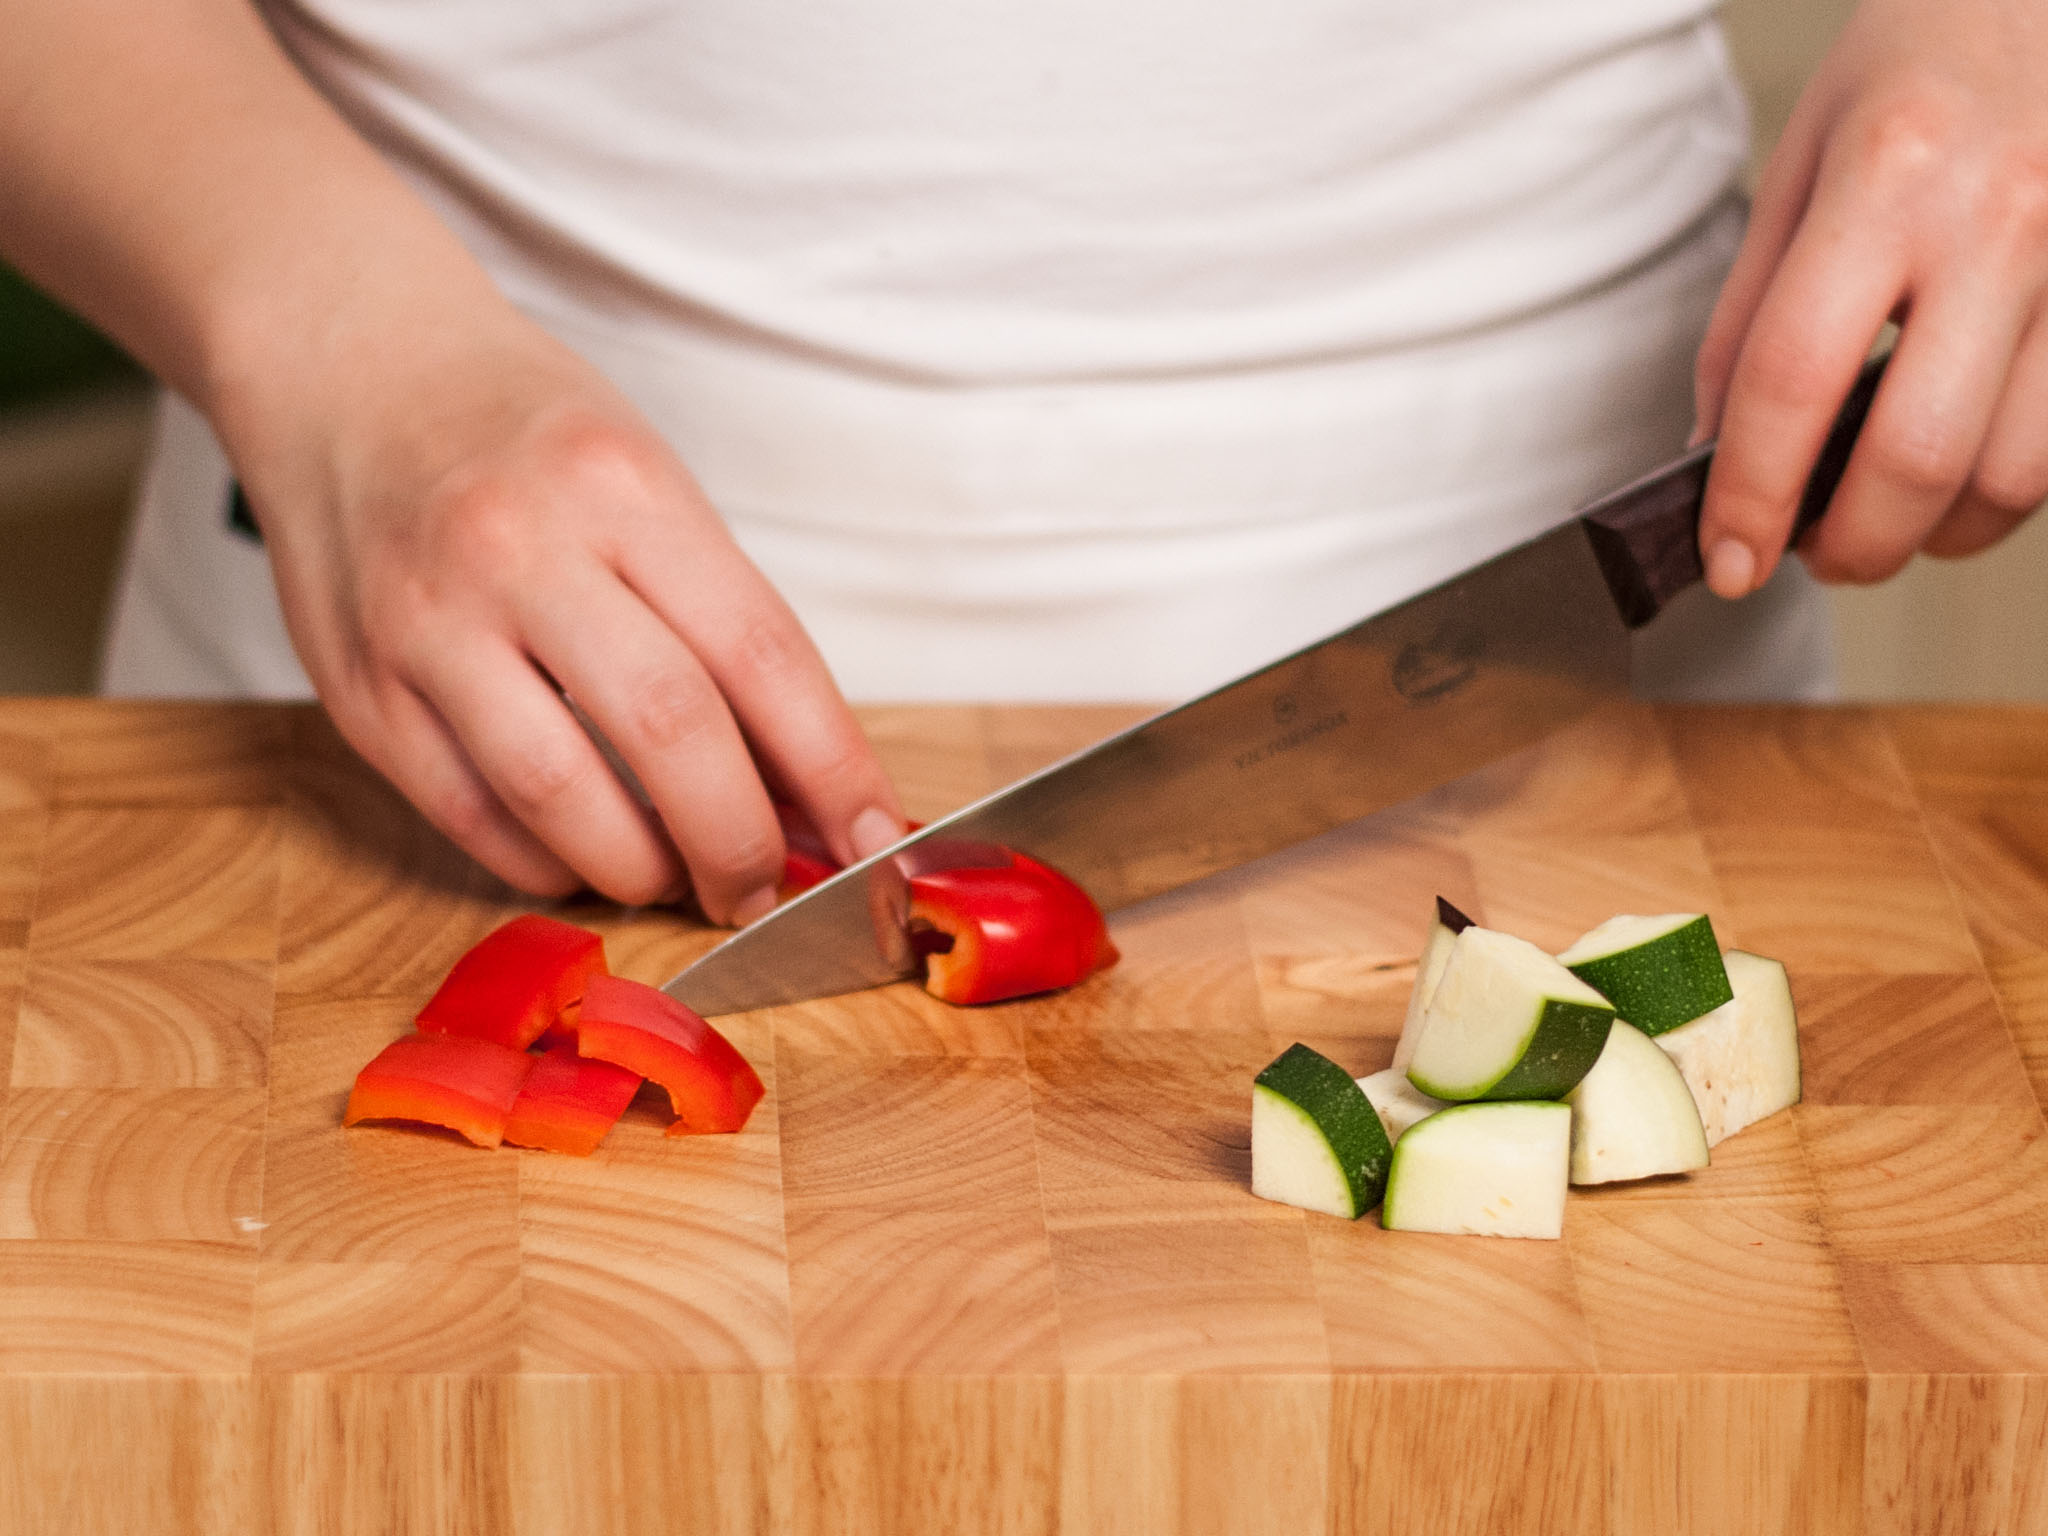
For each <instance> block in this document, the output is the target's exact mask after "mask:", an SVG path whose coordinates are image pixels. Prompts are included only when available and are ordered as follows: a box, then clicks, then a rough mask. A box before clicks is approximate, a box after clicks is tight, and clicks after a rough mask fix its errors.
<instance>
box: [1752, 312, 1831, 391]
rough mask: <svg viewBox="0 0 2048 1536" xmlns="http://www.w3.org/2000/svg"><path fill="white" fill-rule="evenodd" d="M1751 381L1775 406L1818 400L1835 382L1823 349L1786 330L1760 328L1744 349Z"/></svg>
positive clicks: (1781, 328)
mask: <svg viewBox="0 0 2048 1536" xmlns="http://www.w3.org/2000/svg"><path fill="white" fill-rule="evenodd" d="M1743 363H1744V369H1743V371H1744V372H1745V373H1746V374H1747V375H1748V376H1749V377H1748V382H1749V383H1750V384H1751V385H1752V386H1753V387H1754V388H1755V389H1756V390H1757V391H1758V392H1760V393H1761V394H1762V395H1763V396H1764V398H1765V399H1766V400H1768V401H1770V402H1771V403H1773V404H1776V405H1785V406H1801V405H1806V404H1809V403H1811V402H1812V401H1814V400H1817V399H1819V398H1820V397H1821V396H1822V395H1823V394H1825V393H1826V392H1827V389H1828V386H1829V385H1830V383H1832V376H1831V375H1832V370H1831V368H1830V366H1829V364H1828V361H1827V358H1826V357H1825V355H1824V354H1823V353H1822V351H1821V349H1820V348H1819V347H1817V346H1815V345H1814V344H1813V343H1812V342H1811V341H1809V340H1808V339H1807V338H1806V337H1804V336H1802V335H1799V334H1797V333H1796V332H1793V331H1789V330H1786V329H1785V328H1783V327H1773V328H1769V329H1760V330H1759V331H1758V332H1757V333H1756V334H1754V335H1752V336H1751V337H1750V339H1749V341H1748V343H1747V344H1746V345H1745V346H1744V347H1743Z"/></svg>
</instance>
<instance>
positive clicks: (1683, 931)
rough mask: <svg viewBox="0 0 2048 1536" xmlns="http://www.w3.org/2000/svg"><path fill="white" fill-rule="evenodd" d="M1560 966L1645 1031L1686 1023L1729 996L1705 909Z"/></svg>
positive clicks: (1658, 1032)
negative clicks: (1637, 940) (1639, 939)
mask: <svg viewBox="0 0 2048 1536" xmlns="http://www.w3.org/2000/svg"><path fill="white" fill-rule="evenodd" d="M1566 953H1570V951H1569V950H1568V951H1566ZM1566 968H1567V969H1568V970H1569V971H1570V972H1571V973H1572V974H1573V975H1574V976H1576V977H1578V978H1579V980H1581V981H1583V982H1585V983H1586V985H1588V986H1589V987H1591V988H1593V990H1594V991H1596V992H1598V993H1600V994H1601V995H1602V996H1603V997H1605V998H1606V999H1607V1000H1608V1001H1609V1002H1611V1003H1613V1004H1614V1010H1615V1012H1617V1013H1619V1014H1620V1015H1621V1016H1622V1017H1623V1018H1624V1019H1626V1020H1627V1021H1628V1022H1629V1023H1631V1024H1633V1025H1635V1027H1636V1028H1637V1029H1639V1030H1641V1031H1642V1032H1643V1033H1644V1034H1646V1035H1650V1036H1656V1035H1661V1034H1663V1033H1665V1032H1666V1031H1667V1030H1673V1029H1676V1028H1678V1026H1679V1025H1681V1024H1690V1023H1691V1022H1692V1021H1693V1020H1694V1019H1697V1018H1699V1017H1700V1016H1701V1015H1702V1014H1707V1013H1712V1012H1713V1011H1714V1010H1715V1009H1716V1008H1719V1007H1720V1006H1721V1005H1722V1004H1723V1003H1725V1002H1728V1001H1729V1000H1730V999H1732V998H1733V997H1734V996H1735V989H1734V987H1733V986H1732V985H1731V984H1730V983H1729V980H1728V970H1727V967H1726V966H1725V965H1723V964H1722V962H1721V944H1720V941H1719V940H1718V939H1716V938H1715V937H1714V924H1713V921H1712V920H1711V919H1710V918H1708V917H1707V915H1706V914H1705V913H1701V914H1700V915H1699V916H1698V917H1696V918H1694V919H1693V920H1692V921H1691V922H1689V923H1687V924H1685V925H1684V926H1683V927H1680V928H1674V929H1672V930H1671V931H1670V932H1669V933H1666V934H1664V935H1662V936H1661V937H1659V938H1655V939H1652V940H1650V941H1648V942H1647V943H1644V944H1639V945H1636V946H1634V947H1633V948H1630V949H1625V950H1623V951H1621V952H1620V953H1619V954H1613V955H1602V956H1599V957H1598V958H1596V959H1591V960H1582V961H1580V962H1578V963H1577V964H1575V965H1574V964H1569V963H1567V966H1566Z"/></svg>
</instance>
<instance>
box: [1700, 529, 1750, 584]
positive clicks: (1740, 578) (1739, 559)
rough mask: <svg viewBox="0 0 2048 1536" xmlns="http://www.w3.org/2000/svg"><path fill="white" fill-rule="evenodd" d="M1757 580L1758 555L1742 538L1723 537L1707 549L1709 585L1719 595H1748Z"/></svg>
mask: <svg viewBox="0 0 2048 1536" xmlns="http://www.w3.org/2000/svg"><path fill="white" fill-rule="evenodd" d="M1755 581H1756V556H1755V555H1753V554H1751V553H1750V549H1749V546H1748V545H1747V544H1745V543H1743V542H1742V541H1741V540H1740V539H1723V540H1721V542H1720V543H1718V544H1716V545H1715V546H1714V547H1713V548H1712V549H1710V550H1708V551H1707V585H1708V586H1710V587H1712V588H1713V589H1714V594H1715V596H1717V597H1726V598H1737V597H1747V596H1748V595H1749V590H1750V587H1751V585H1752V584H1753V583H1754V582H1755Z"/></svg>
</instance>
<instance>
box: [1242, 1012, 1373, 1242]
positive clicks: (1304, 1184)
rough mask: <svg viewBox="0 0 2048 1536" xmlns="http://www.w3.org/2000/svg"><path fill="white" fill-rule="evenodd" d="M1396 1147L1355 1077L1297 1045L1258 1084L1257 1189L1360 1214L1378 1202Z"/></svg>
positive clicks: (1335, 1212) (1317, 1207) (1331, 1211)
mask: <svg viewBox="0 0 2048 1536" xmlns="http://www.w3.org/2000/svg"><path fill="white" fill-rule="evenodd" d="M1392 1158H1393V1145H1392V1143H1391V1142H1389V1141H1388V1139H1387V1133H1386V1127H1384V1126H1383V1125H1382V1124H1381V1123H1380V1118H1379V1115H1378V1113H1377V1112H1376V1111H1375V1110H1374V1109H1373V1107H1372V1101H1371V1100H1370V1099H1368V1098H1367V1097H1366V1096H1365V1090H1364V1089H1362V1088H1360V1087H1359V1086H1358V1081H1357V1079H1356V1078H1354V1077H1352V1076H1351V1074H1350V1073H1348V1072H1346V1071H1345V1070H1344V1069H1343V1068H1342V1067H1340V1066H1338V1065H1337V1064H1336V1063H1335V1062H1334V1061H1332V1060H1330V1058H1329V1057H1327V1056H1325V1055H1323V1054H1322V1053H1321V1052H1319V1051H1315V1050H1312V1049H1310V1048H1309V1047H1308V1046H1306V1045H1302V1044H1299V1043H1296V1044H1294V1045H1291V1046H1289V1047H1288V1048H1287V1049H1286V1050H1284V1051H1282V1052H1281V1053H1280V1054H1279V1055H1278V1056H1277V1057H1275V1058H1274V1059H1273V1060H1272V1061H1271V1062H1270V1063H1268V1064H1267V1066H1266V1069H1265V1070H1264V1071H1263V1072H1261V1073H1260V1074H1259V1075H1258V1077H1257V1078H1256V1079H1255V1080H1254V1081H1253V1083H1252V1193H1253V1194H1255V1195H1258V1196H1259V1197H1260V1198H1262V1199H1266V1200H1277V1201H1279V1202H1280V1203H1281V1204H1282V1205H1297V1206H1300V1207H1301V1208H1302V1209H1303V1210H1309V1211H1322V1212H1325V1213H1326V1214H1328V1215H1331V1216H1342V1217H1345V1218H1347V1219H1351V1220H1355V1219H1357V1218H1358V1217H1360V1216H1363V1215H1364V1214H1365V1213H1366V1212H1367V1211H1369V1210H1371V1209H1372V1208H1373V1207H1374V1206H1376V1205H1378V1204H1379V1203H1380V1195H1381V1193H1382V1192H1383V1191H1384V1190H1385V1189H1386V1187H1387V1165H1388V1163H1389V1162H1390V1161H1391V1160H1392Z"/></svg>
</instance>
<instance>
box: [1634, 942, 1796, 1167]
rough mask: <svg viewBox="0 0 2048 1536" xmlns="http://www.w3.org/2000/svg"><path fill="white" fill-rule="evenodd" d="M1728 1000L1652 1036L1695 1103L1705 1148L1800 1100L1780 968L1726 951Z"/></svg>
mask: <svg viewBox="0 0 2048 1536" xmlns="http://www.w3.org/2000/svg"><path fill="white" fill-rule="evenodd" d="M1726 961H1727V966H1728V979H1729V981H1730V982H1731V983H1732V984H1733V986H1734V989H1735V996H1734V998H1733V999H1732V1000H1731V1001H1729V1002H1726V1003H1723V1004H1722V1005H1721V1006H1720V1007H1719V1008H1716V1009H1715V1010H1714V1011H1713V1012H1712V1013H1710V1014H1707V1015H1706V1016H1705V1017H1703V1018H1698V1019H1694V1020H1693V1021H1692V1022H1691V1023H1690V1024H1683V1025H1680V1026H1679V1027H1678V1028H1677V1029H1674V1030H1670V1031H1668V1032H1667V1033H1665V1034H1661V1035H1659V1036H1657V1044H1658V1045H1660V1046H1661V1047H1663V1049H1664V1053H1665V1054H1666V1055H1667V1056H1669V1057H1670V1058H1671V1059H1672V1061H1673V1062H1675V1063H1676V1064H1677V1066H1678V1070H1679V1072H1680V1074H1682V1075H1683V1076H1684V1078H1685V1085H1686V1087H1688V1088H1690V1089H1691V1090H1692V1097H1693V1102H1694V1103H1695V1104H1696V1105H1698V1107H1699V1112H1700V1123H1701V1125H1702V1126H1703V1127H1704V1129H1705V1132H1706V1137H1707V1145H1708V1146H1718V1145H1719V1144H1720V1143H1721V1142H1723V1141H1725V1140H1727V1139H1728V1138H1729V1137H1730V1136H1733V1135H1734V1134H1735V1133H1736V1132H1737V1131H1739V1130H1741V1129H1743V1128H1744V1127H1745V1126H1750V1125H1754V1124H1756V1122H1757V1121H1759V1120H1761V1119H1763V1118H1764V1117H1765V1116H1766V1115H1774V1114H1776V1113H1777V1112H1778V1111H1779V1110H1781V1109H1786V1108H1789V1107H1790V1106H1791V1105H1794V1104H1797V1103H1798V1102H1799V1094H1800V1082H1799V1017H1798V1014H1797V1012H1796V1010H1795V1009H1794V1008H1793V1006H1792V984H1791V982H1790V981H1789V980H1788V979H1787V977H1786V975H1785V967H1784V966H1782V965H1780V964H1779V963H1778V962H1777V961H1775V960H1766V959H1765V958H1764V957H1763V956H1762V955H1751V954H1745V953H1744V952H1743V951H1742V950H1739V949H1731V950H1729V951H1728V954H1727V956H1726Z"/></svg>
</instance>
